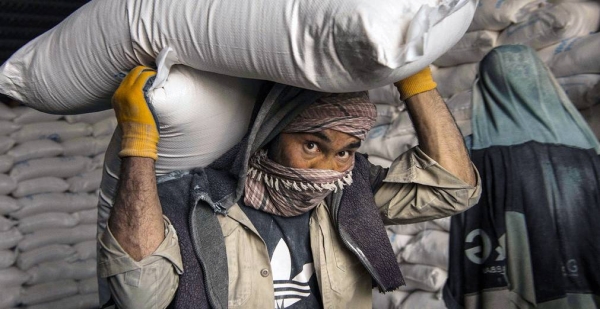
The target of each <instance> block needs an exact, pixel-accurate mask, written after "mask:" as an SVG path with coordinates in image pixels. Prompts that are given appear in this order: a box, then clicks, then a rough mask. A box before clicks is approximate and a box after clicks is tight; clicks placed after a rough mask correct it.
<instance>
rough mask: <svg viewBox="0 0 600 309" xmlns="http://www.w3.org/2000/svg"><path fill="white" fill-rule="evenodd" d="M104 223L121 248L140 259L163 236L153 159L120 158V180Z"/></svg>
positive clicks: (154, 248) (160, 240)
mask: <svg viewBox="0 0 600 309" xmlns="http://www.w3.org/2000/svg"><path fill="white" fill-rule="evenodd" d="M108 226H109V228H110V230H111V232H112V234H113V235H114V237H115V239H116V240H117V241H118V242H119V244H120V245H121V247H122V248H123V250H125V252H127V254H129V255H130V256H131V257H132V258H133V259H135V260H136V261H140V260H141V259H143V258H144V257H146V256H148V255H150V254H152V253H153V252H154V251H155V250H156V249H157V248H158V246H159V245H160V244H161V242H162V241H163V240H164V238H165V225H164V222H163V217H162V209H161V207H160V201H159V199H158V192H157V188H156V176H155V173H154V160H153V159H151V158H142V157H124V158H122V161H121V174H120V182H119V187H118V190H117V196H116V199H115V203H114V205H113V209H112V210H111V214H110V217H109V219H108Z"/></svg>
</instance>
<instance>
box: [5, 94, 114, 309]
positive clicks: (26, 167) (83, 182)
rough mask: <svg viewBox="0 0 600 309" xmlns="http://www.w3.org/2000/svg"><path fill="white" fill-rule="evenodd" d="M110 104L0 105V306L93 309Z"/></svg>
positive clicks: (111, 115)
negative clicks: (89, 109)
mask: <svg viewBox="0 0 600 309" xmlns="http://www.w3.org/2000/svg"><path fill="white" fill-rule="evenodd" d="M116 125H117V122H116V118H115V117H114V113H113V112H112V110H110V111H105V112H99V113H93V114H85V115H77V116H64V117H63V116H60V115H50V114H45V113H41V112H38V111H36V110H33V109H31V108H28V107H22V106H19V107H15V108H9V107H8V106H6V105H4V104H0V308H12V307H17V306H19V307H26V308H74V309H83V308H96V307H97V304H98V283H97V279H96V230H97V228H96V221H97V217H98V211H97V205H98V188H99V186H100V179H101V175H102V165H103V161H104V152H105V150H106V147H107V146H108V143H109V141H110V137H111V135H112V133H113V131H114V129H115V127H116Z"/></svg>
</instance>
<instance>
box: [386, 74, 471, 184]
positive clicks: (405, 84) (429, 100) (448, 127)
mask: <svg viewBox="0 0 600 309" xmlns="http://www.w3.org/2000/svg"><path fill="white" fill-rule="evenodd" d="M395 85H396V87H397V88H398V91H400V94H401V97H402V100H403V101H404V102H405V103H406V107H407V110H408V112H409V114H410V117H411V120H412V122H413V125H414V127H415V130H416V132H417V137H418V139H419V147H420V148H421V150H423V152H424V153H425V154H427V155H428V156H429V157H431V158H432V159H434V160H435V161H436V162H438V164H440V165H441V166H442V167H443V168H444V169H446V170H447V171H448V172H450V173H452V174H453V175H455V176H456V177H458V178H460V179H461V180H463V181H464V182H466V183H467V184H470V185H472V186H474V185H475V182H476V176H475V173H474V171H473V167H472V165H471V160H470V158H469V154H468V152H467V148H466V147H465V143H464V141H463V137H462V135H461V133H460V131H459V130H458V126H457V125H456V122H455V121H454V118H453V117H452V114H450V111H449V110H448V107H447V106H446V103H445V102H444V100H443V99H442V98H441V97H440V95H439V93H438V92H437V90H436V89H435V87H436V86H437V85H436V83H435V82H434V81H433V79H432V77H431V71H430V69H429V68H426V69H424V70H422V71H420V72H418V73H417V74H415V75H413V76H410V77H409V78H407V79H404V80H402V81H399V82H397V83H396V84H395Z"/></svg>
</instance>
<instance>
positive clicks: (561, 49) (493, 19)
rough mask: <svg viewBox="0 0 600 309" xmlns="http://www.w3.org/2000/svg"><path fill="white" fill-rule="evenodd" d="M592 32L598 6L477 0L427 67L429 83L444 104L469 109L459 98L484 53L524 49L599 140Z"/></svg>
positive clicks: (596, 36) (599, 97) (599, 22)
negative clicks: (451, 41) (456, 36)
mask: <svg viewBox="0 0 600 309" xmlns="http://www.w3.org/2000/svg"><path fill="white" fill-rule="evenodd" d="M598 30H600V2H599V1H569V2H567V1H564V2H550V1H545V0H482V1H480V5H479V7H478V8H477V10H476V12H475V17H474V19H473V22H472V23H471V25H470V26H469V29H468V31H467V33H466V34H465V35H464V37H463V38H462V39H461V40H460V41H459V42H458V43H457V44H456V45H455V46H454V47H453V48H451V49H450V50H449V51H448V52H446V53H445V54H444V55H442V56H441V57H440V58H438V59H437V60H436V61H434V62H433V64H434V65H435V66H436V67H434V68H433V70H432V71H433V77H434V79H435V80H436V82H437V83H438V90H439V92H440V94H441V95H442V96H443V97H444V98H447V99H453V98H454V97H455V96H461V97H462V98H463V99H464V98H466V99H467V102H465V103H464V104H470V97H468V96H466V95H465V93H464V92H465V91H470V88H471V86H472V85H473V82H474V81H475V78H476V75H477V71H478V62H479V61H480V60H481V59H482V58H483V57H484V56H485V55H486V54H487V52H489V51H490V50H491V49H492V48H494V47H496V46H499V45H507V44H522V45H528V46H530V47H532V48H533V49H535V50H536V51H538V55H539V57H540V59H541V60H542V61H543V62H544V63H546V65H547V66H548V67H549V69H550V70H551V71H552V73H553V74H554V76H555V77H556V78H557V81H558V83H559V84H560V85H561V86H562V88H563V89H564V90H565V92H566V93H567V96H568V97H569V99H571V101H572V102H573V104H574V105H575V107H576V108H577V109H579V111H580V112H581V114H582V115H583V116H584V118H585V119H586V120H587V121H588V123H589V124H590V126H591V127H592V130H593V131H594V132H595V134H596V136H597V137H598V138H600V104H598V103H600V61H598V59H600V49H599V48H598V47H599V46H600V33H598ZM457 99H458V98H455V100H457Z"/></svg>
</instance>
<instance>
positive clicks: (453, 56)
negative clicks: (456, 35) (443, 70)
mask: <svg viewBox="0 0 600 309" xmlns="http://www.w3.org/2000/svg"><path fill="white" fill-rule="evenodd" d="M498 34H499V32H497V31H489V30H480V31H472V32H467V33H465V36H463V37H462V39H460V41H458V43H456V45H454V46H453V47H452V48H450V50H448V51H447V52H446V53H444V54H443V55H442V56H440V57H439V58H437V59H436V60H435V61H434V62H433V64H435V65H437V66H440V67H450V66H456V65H459V64H465V63H473V62H479V61H481V59H483V57H485V55H487V53H488V52H489V51H490V50H492V49H493V48H494V47H496V46H497V44H496V39H497V38H498Z"/></svg>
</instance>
